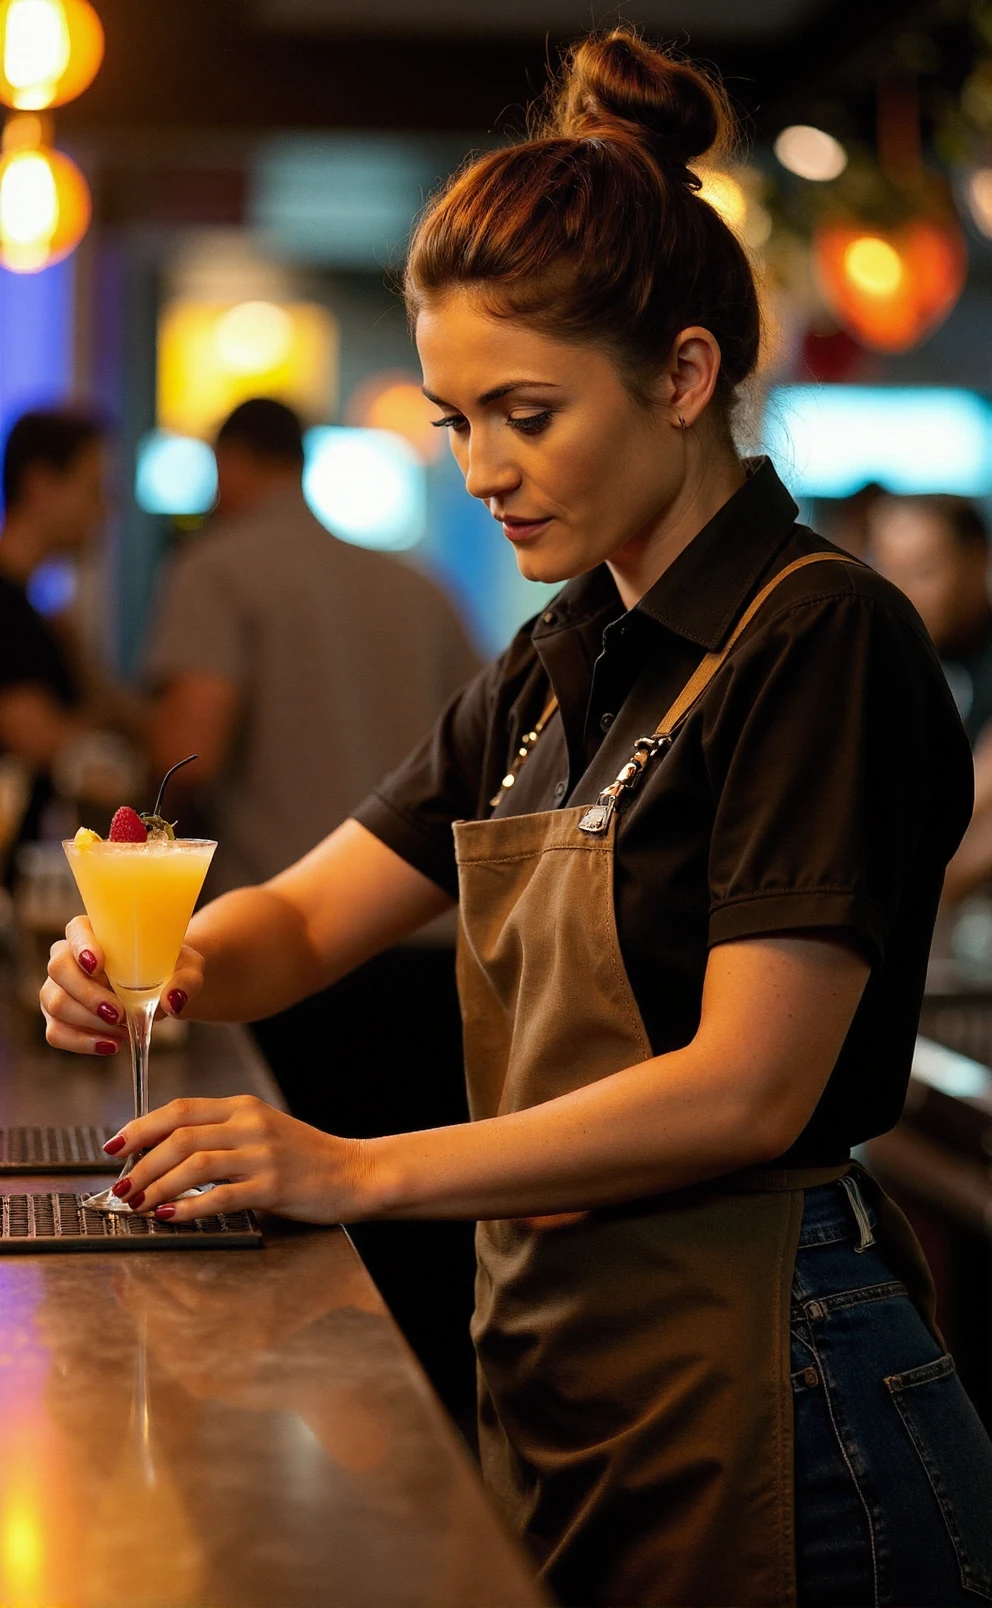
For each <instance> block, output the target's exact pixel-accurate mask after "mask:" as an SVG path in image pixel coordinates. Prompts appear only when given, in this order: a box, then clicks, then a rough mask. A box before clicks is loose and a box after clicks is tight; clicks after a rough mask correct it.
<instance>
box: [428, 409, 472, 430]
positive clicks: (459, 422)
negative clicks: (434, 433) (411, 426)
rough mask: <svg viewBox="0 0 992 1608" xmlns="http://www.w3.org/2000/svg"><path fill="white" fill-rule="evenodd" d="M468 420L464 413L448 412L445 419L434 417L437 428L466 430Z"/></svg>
mask: <svg viewBox="0 0 992 1608" xmlns="http://www.w3.org/2000/svg"><path fill="white" fill-rule="evenodd" d="M466 423H467V420H466V418H465V415H464V413H446V414H445V416H444V418H443V419H432V420H431V424H432V425H433V426H434V428H435V430H464V428H465V425H466Z"/></svg>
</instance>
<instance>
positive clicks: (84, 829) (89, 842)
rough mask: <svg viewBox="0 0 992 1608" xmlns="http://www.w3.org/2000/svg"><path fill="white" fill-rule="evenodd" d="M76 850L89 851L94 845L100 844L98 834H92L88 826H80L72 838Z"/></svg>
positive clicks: (100, 840)
mask: <svg viewBox="0 0 992 1608" xmlns="http://www.w3.org/2000/svg"><path fill="white" fill-rule="evenodd" d="M72 841H73V843H74V844H75V845H76V848H77V849H91V848H92V847H93V845H94V843H102V842H103V839H102V838H101V836H100V834H99V832H92V831H91V830H90V828H89V827H88V826H81V827H80V828H79V831H78V832H77V833H76V835H75V837H74V838H73V840H72Z"/></svg>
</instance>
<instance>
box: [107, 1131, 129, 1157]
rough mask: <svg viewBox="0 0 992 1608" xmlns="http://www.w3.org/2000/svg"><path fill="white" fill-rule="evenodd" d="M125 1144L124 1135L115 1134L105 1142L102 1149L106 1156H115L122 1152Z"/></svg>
mask: <svg viewBox="0 0 992 1608" xmlns="http://www.w3.org/2000/svg"><path fill="white" fill-rule="evenodd" d="M126 1144H127V1140H126V1139H125V1137H124V1135H123V1134H122V1133H115V1134H114V1137H113V1138H112V1139H108V1140H107V1143H106V1144H105V1145H104V1147H103V1148H104V1150H105V1151H106V1152H107V1155H108V1156H116V1155H117V1153H118V1151H119V1150H123V1149H124V1146H125V1145H126Z"/></svg>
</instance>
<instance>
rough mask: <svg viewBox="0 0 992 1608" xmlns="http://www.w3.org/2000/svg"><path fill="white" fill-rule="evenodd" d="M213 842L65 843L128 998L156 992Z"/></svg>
mask: <svg viewBox="0 0 992 1608" xmlns="http://www.w3.org/2000/svg"><path fill="white" fill-rule="evenodd" d="M215 847H216V844H214V843H211V842H208V841H206V840H205V839H201V838H176V839H175V840H174V841H169V842H156V841H155V840H154V839H153V840H151V841H150V842H147V843H106V842H95V843H87V844H84V845H82V846H80V845H78V844H76V843H66V845H65V852H66V854H67V855H68V858H69V864H70V865H71V867H72V874H73V876H74V877H75V879H76V884H77V886H78V888H79V892H80V894H81V896H82V900H83V904H84V905H85V906H86V914H87V915H88V916H89V918H90V921H91V922H92V924H93V934H94V936H95V938H96V941H97V943H98V944H99V945H100V947H101V949H102V950H103V954H104V964H105V966H106V971H107V976H108V978H109V979H110V982H111V984H112V986H113V989H114V993H115V994H117V995H119V997H120V999H121V1001H122V1003H123V1004H124V1005H125V1006H128V1005H138V1004H143V1003H145V1002H146V1001H148V1000H149V999H155V1000H156V1001H157V1000H158V996H159V993H160V992H161V990H162V987H163V985H164V984H165V983H166V982H167V981H168V979H169V978H170V977H171V975H172V972H173V969H174V967H175V964H176V958H177V956H178V954H179V950H180V948H181V947H182V942H183V938H184V937H185V934H186V928H187V926H188V925H189V919H190V917H191V915H192V914H193V906H194V905H195V904H196V901H197V897H198V895H199V892H200V889H201V888H202V886H203V879H204V877H205V876H206V874H207V868H208V867H209V865H210V860H211V857H212V855H213V852H214V849H215Z"/></svg>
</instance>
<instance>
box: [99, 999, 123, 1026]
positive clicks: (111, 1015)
mask: <svg viewBox="0 0 992 1608" xmlns="http://www.w3.org/2000/svg"><path fill="white" fill-rule="evenodd" d="M96 1014H97V1015H98V1016H102V1017H103V1020H104V1021H105V1022H106V1024H107V1026H108V1027H116V1026H117V1023H118V1021H119V1020H120V1013H119V1012H118V1010H117V1007H116V1005H111V1004H110V1002H109V1000H104V1001H103V1003H102V1004H101V1005H98V1006H97V1008H96Z"/></svg>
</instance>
